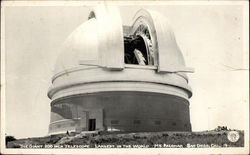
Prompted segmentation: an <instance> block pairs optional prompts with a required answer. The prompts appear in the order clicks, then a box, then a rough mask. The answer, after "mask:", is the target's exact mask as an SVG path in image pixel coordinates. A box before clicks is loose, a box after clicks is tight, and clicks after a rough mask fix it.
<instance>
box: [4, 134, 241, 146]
mask: <svg viewBox="0 0 250 155" xmlns="http://www.w3.org/2000/svg"><path fill="white" fill-rule="evenodd" d="M235 131H237V132H238V133H239V139H238V140H237V141H236V142H231V141H229V139H228V133H229V132H230V131H228V130H226V131H224V130H221V131H216V130H212V131H203V132H138V133H119V132H112V133H110V132H89V133H79V134H77V133H69V134H58V135H51V136H46V137H36V138H27V139H18V140H13V141H9V142H8V143H7V148H185V147H189V148H190V147H194V148H197V147H203V148H208V147H243V146H244V132H243V131H240V130H235Z"/></svg>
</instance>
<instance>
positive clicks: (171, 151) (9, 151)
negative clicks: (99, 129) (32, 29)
mask: <svg viewBox="0 0 250 155" xmlns="http://www.w3.org/2000/svg"><path fill="white" fill-rule="evenodd" d="M98 3H100V2H98V1H2V2H1V86H2V87H1V153H4V154H51V153H53V154H83V153H84V154H104V153H105V154H135V153H136V154H248V153H249V152H248V151H249V94H248V93H249V89H248V85H246V88H245V90H248V92H246V94H244V95H245V97H246V107H245V111H244V112H245V113H246V114H247V115H246V118H244V121H245V124H246V126H245V130H244V131H245V132H244V133H245V147H244V148H183V149H178V148H171V149H169V148H168V149H165V148H157V149H156V148H145V149H124V148H122V149H5V138H4V137H5V135H4V133H5V128H4V126H5V104H4V103H5V59H4V58H5V52H4V51H5V40H4V36H5V31H4V30H5V23H4V21H5V7H10V6H11V7H18V6H83V5H96V4H98ZM116 3H117V4H118V5H124V3H125V4H126V5H134V3H136V5H163V4H164V5H242V6H244V21H243V22H244V27H243V31H244V33H243V34H244V38H243V39H244V46H243V48H244V51H245V56H246V57H245V58H246V59H247V60H248V55H249V44H248V43H249V42H248V41H249V2H248V1H157V4H156V1H147V4H145V2H143V1H126V2H124V1H118V2H117V1H116ZM248 61H249V60H248ZM248 61H247V62H248ZM245 66H246V67H248V64H245ZM246 77H249V72H248V71H246ZM244 82H245V81H244ZM246 82H247V83H248V78H246Z"/></svg>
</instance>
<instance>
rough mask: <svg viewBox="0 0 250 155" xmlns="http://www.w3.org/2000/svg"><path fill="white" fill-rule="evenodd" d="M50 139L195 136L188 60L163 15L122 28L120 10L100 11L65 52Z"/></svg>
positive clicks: (144, 15)
mask: <svg viewBox="0 0 250 155" xmlns="http://www.w3.org/2000/svg"><path fill="white" fill-rule="evenodd" d="M60 50H61V55H60V56H59V57H58V60H57V63H56V66H55V73H54V76H53V77H52V86H51V87H50V88H49V91H48V96H49V98H50V99H51V100H52V101H51V120H50V125H49V134H56V133H61V132H66V131H75V132H81V131H94V130H106V131H124V132H137V131H141V132H144V131H145V132H147V131H191V124H190V114H189V101H188V99H189V98H190V97H191V96H192V91H191V88H190V86H189V85H188V77H187V75H186V72H192V69H190V68H188V67H186V66H185V62H184V58H183V55H182V53H181V51H180V49H179V47H178V45H177V43H176V40H175V36H174V33H173V31H172V29H171V27H170V25H169V23H168V21H167V20H166V19H165V17H164V16H163V15H161V14H159V13H158V12H155V11H151V10H144V9H142V10H139V11H138V12H137V13H136V14H135V16H134V18H133V24H132V25H128V26H127V25H123V24H122V19H121V16H120V13H119V10H118V8H116V7H114V6H105V7H104V6H98V7H97V8H95V9H94V10H93V11H91V12H90V13H89V17H88V20H86V21H85V22H84V23H83V24H81V25H80V26H79V27H78V28H76V29H75V30H74V31H73V32H72V33H71V34H70V35H69V37H68V38H67V39H66V40H65V42H64V43H63V45H62V47H61V49H60Z"/></svg>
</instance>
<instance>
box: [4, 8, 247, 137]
mask: <svg viewBox="0 0 250 155" xmlns="http://www.w3.org/2000/svg"><path fill="white" fill-rule="evenodd" d="M140 8H145V9H151V10H156V11H158V12H159V13H161V14H163V15H164V16H165V17H166V18H167V19H168V21H169V23H170V24H171V26H172V27H173V29H174V33H175V36H176V40H177V43H178V45H179V47H180V49H181V51H182V53H183V55H184V58H185V61H186V65H187V66H188V67H192V68H194V69H195V72H194V73H188V77H189V85H190V86H191V87H192V90H193V96H192V98H191V99H190V100H189V101H190V117H191V124H192V129H193V131H203V130H209V129H214V128H215V127H217V126H219V125H220V126H228V127H229V128H235V129H241V130H243V129H246V126H248V125H247V122H248V119H249V117H248V111H247V110H246V109H248V103H249V100H248V92H249V91H248V76H247V75H248V71H246V70H234V69H248V51H247V49H245V48H244V44H243V43H244V40H245V39H244V34H245V33H244V32H243V25H244V22H245V21H244V18H243V7H242V6H240V5H157V6H156V5H155V6H154V5H141V6H138V5H137V6H136V5H129V6H128V5H122V6H119V9H120V13H121V18H122V21H123V24H124V25H131V24H132V19H133V16H134V14H135V13H136V12H137V11H138V10H139V9H140ZM91 9H92V6H86V5H81V6H18V7H13V6H12V7H5V12H4V14H5V20H4V24H5V25H4V26H5V31H4V32H5V36H4V37H5V44H4V47H5V62H3V63H5V74H4V75H5V83H4V85H3V88H4V89H5V101H6V102H5V109H4V110H5V132H6V134H7V135H13V136H15V137H17V138H24V137H37V136H45V135H47V134H48V125H49V121H50V99H49V98H48V97H47V91H48V88H49V86H50V85H51V77H52V76H53V69H54V66H55V62H56V59H57V57H58V55H59V53H60V51H59V50H58V49H59V47H60V46H61V44H62V43H63V41H64V40H65V39H66V38H67V36H68V35H69V34H70V33H71V32H72V31H73V30H74V29H75V28H77V26H79V25H80V24H81V23H83V22H84V21H86V20H87V17H88V14H89V12H90V11H91ZM1 23H3V22H1ZM1 41H2V40H1Z"/></svg>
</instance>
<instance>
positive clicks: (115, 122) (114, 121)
mask: <svg viewBox="0 0 250 155" xmlns="http://www.w3.org/2000/svg"><path fill="white" fill-rule="evenodd" d="M111 124H119V121H118V120H111Z"/></svg>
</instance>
